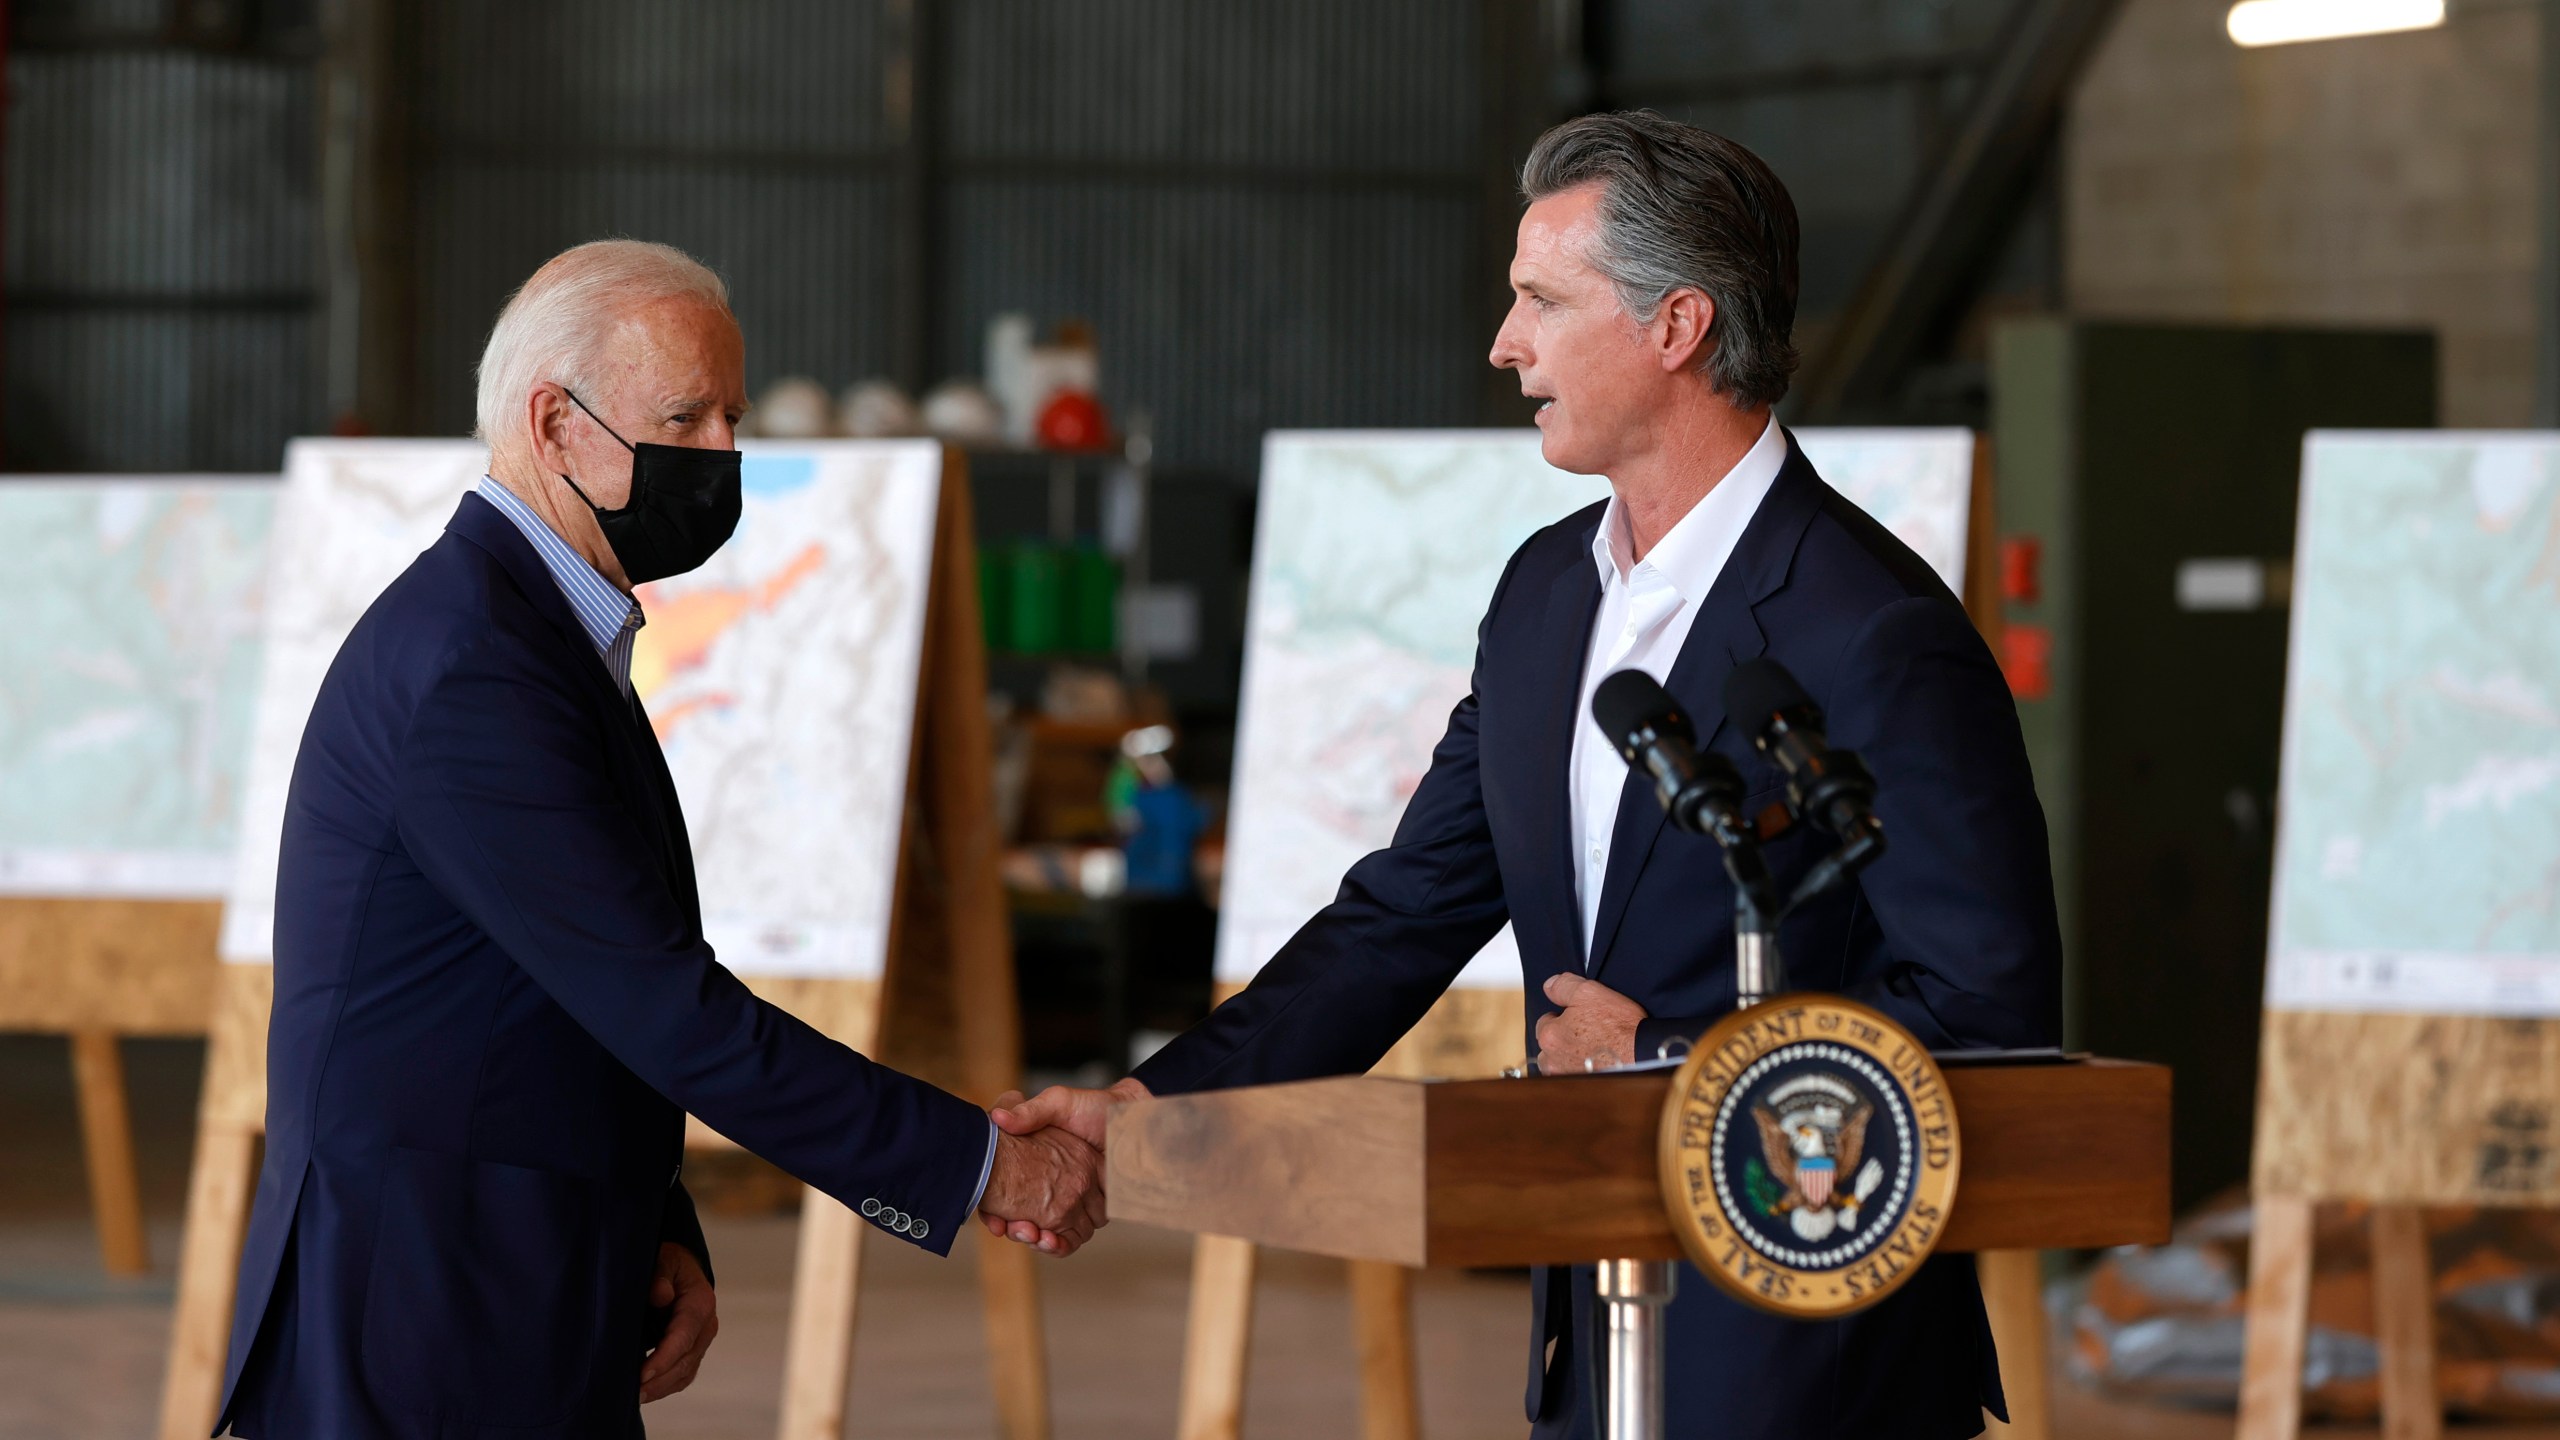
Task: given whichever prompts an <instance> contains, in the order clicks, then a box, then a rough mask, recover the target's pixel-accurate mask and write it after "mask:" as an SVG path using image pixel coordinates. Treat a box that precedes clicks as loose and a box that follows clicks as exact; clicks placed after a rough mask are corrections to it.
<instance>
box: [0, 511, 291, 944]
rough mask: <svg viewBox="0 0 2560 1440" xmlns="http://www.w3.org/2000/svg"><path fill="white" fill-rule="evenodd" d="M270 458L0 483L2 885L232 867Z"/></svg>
mask: <svg viewBox="0 0 2560 1440" xmlns="http://www.w3.org/2000/svg"><path fill="white" fill-rule="evenodd" d="M275 499H276V483H275V477H273V476H215V475H203V476H155V477H151V478H148V479H144V478H124V477H107V476H95V475H88V476H63V477H58V478H57V477H36V476H29V477H15V476H13V477H11V478H9V479H8V480H6V481H0V614H5V615H7V616H8V620H9V623H8V624H7V626H6V627H5V628H0V675H5V676H7V677H8V678H7V682H6V684H5V685H0V895H29V896H55V897H67V898H110V897H113V898H129V899H152V900H212V899H219V898H221V896H222V893H223V889H224V886H225V885H226V884H227V882H228V881H229V879H230V874H231V851H232V843H233V838H234V836H235V834H236V833H237V829H238V825H239V818H240V794H241V784H242V771H243V768H244V763H245V761H246V759H247V756H248V731H249V716H250V712H251V710H252V707H253V701H254V697H255V691H256V686H257V678H258V635H259V627H260V623H261V611H262V609H263V606H264V602H265V580H266V541H267V524H268V519H269V516H270V514H271V513H272V512H273V510H274V508H275Z"/></svg>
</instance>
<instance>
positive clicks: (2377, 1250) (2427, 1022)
mask: <svg viewBox="0 0 2560 1440" xmlns="http://www.w3.org/2000/svg"><path fill="white" fill-rule="evenodd" d="M2260 1046H2261V1048H2260V1059H2259V1071H2258V1074H2259V1080H2258V1124H2257V1141H2256V1150H2255V1154H2254V1155H2253V1156H2252V1158H2251V1171H2252V1174H2251V1183H2250V1199H2251V1204H2252V1206H2253V1208H2254V1211H2255V1215H2254V1218H2253V1220H2252V1223H2251V1226H2250V1235H2249V1294H2248V1345H2247V1349H2246V1351H2245V1353H2244V1358H2243V1360H2242V1366H2241V1379H2240V1425H2239V1434H2240V1440H2293V1437H2294V1436H2295V1435H2297V1434H2299V1433H2301V1429H2302V1360H2303V1350H2304V1345H2305V1341H2306V1339H2307V1336H2308V1333H2309V1329H2310V1300H2311V1259H2312V1255H2311V1239H2312V1212H2313V1208H2314V1207H2315V1206H2316V1205H2317V1204H2318V1203H2319V1202H2321V1201H2340V1200H2363V1201H2369V1202H2371V1203H2372V1206H2373V1210H2372V1217H2371V1226H2372V1241H2373V1308H2374V1335H2375V1339H2376V1341H2377V1343H2378V1347H2379V1349H2380V1351H2381V1375H2380V1379H2381V1390H2382V1433H2383V1435H2384V1436H2385V1437H2387V1440H2432V1437H2435V1436H2438V1435H2441V1434H2442V1433H2443V1429H2444V1414H2443V1408H2442V1406H2441V1404H2440V1403H2439V1401H2438V1398H2437V1393H2436V1350H2435V1294H2434V1289H2433V1285H2432V1281H2431V1276H2430V1271H2429V1267H2428V1263H2427V1234H2426V1226H2425V1224H2424V1222H2423V1218H2422V1214H2421V1207H2423V1206H2430V1205H2437V1206H2469V1205H2498V1206H2516V1207H2534V1208H2550V1207H2553V1206H2560V1151H2555V1150H2554V1149H2553V1148H2552V1146H2551V1140H2550V1136H2549V1135H2548V1134H2547V1132H2546V1131H2544V1130H2543V1129H2542V1128H2541V1125H2535V1124H2530V1123H2519V1122H2524V1121H2527V1120H2528V1119H2529V1118H2530V1117H2532V1116H2534V1115H2536V1114H2538V1115H2539V1116H2540V1119H2541V1122H2542V1124H2543V1125H2547V1124H2548V1119H2549V1114H2550V1106H2551V1097H2553V1096H2555V1095H2560V1021H2553V1020H2538V1019H2493V1018H2489V1017H2486V1016H2470V1015H2461V1016H2456V1015H2390V1014H2368V1015H2355V1014H2332V1013H2324V1012H2318V1011H2304V1010H2269V1011H2268V1012H2267V1018H2266V1028H2265V1030H2264V1032H2263V1038H2262V1039H2261V1041H2260Z"/></svg>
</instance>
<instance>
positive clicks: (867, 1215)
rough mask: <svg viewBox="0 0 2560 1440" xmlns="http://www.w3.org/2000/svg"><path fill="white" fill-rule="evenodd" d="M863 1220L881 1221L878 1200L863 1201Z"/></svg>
mask: <svg viewBox="0 0 2560 1440" xmlns="http://www.w3.org/2000/svg"><path fill="white" fill-rule="evenodd" d="M862 1218H863V1219H865V1220H877V1219H879V1218H880V1202H879V1201H877V1200H865V1201H863V1202H862Z"/></svg>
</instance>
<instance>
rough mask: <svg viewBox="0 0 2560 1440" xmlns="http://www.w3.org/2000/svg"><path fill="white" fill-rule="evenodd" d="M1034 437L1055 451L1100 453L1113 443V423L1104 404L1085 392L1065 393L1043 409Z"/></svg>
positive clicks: (1055, 396) (1056, 396) (1052, 399)
mask: <svg viewBox="0 0 2560 1440" xmlns="http://www.w3.org/2000/svg"><path fill="white" fill-rule="evenodd" d="M1034 433H1036V434H1037V435H1038V436H1039V437H1040V443H1041V444H1042V445H1044V446H1047V447H1048V448H1049V449H1052V450H1100V449H1103V448H1105V447H1107V446H1108V445H1110V443H1111V422H1110V421H1109V420H1108V419H1107V418H1106V417H1105V416H1104V415H1103V413H1102V402H1101V401H1099V400H1096V399H1094V398H1093V397H1092V396H1091V395H1088V394H1086V393H1085V392H1083V391H1081V390H1061V391H1059V392H1058V393H1057V394H1055V395H1053V396H1051V397H1050V398H1049V403H1048V404H1046V405H1043V406H1041V407H1040V420H1039V423H1038V424H1037V425H1036V426H1035V427H1034Z"/></svg>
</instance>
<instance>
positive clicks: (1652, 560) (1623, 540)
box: [1591, 415, 1787, 601]
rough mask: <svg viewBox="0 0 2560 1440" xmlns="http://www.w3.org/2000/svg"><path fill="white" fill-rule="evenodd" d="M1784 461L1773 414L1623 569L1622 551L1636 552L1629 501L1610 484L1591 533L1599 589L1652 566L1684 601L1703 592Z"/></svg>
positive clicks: (1784, 445)
mask: <svg viewBox="0 0 2560 1440" xmlns="http://www.w3.org/2000/svg"><path fill="white" fill-rule="evenodd" d="M1786 463H1787V436H1786V431H1784V430H1783V429H1781V428H1780V427H1779V425H1778V417H1776V416H1775V415H1772V416H1770V417H1769V424H1768V426H1767V428H1765V429H1763V430H1762V431H1761V432H1760V438H1759V439H1758V440H1757V441H1755V442H1753V444H1752V446H1751V448H1750V449H1749V450H1747V451H1745V452H1743V456H1742V458H1741V459H1740V460H1737V461H1735V462H1734V465H1733V468H1732V469H1731V470H1728V471H1726V472H1725V474H1724V478H1723V479H1721V480H1719V481H1717V482H1716V485H1715V488H1714V489H1712V490H1709V491H1708V492H1707V493H1706V494H1705V495H1703V496H1701V497H1699V499H1698V503H1697V504H1695V505H1692V506H1690V507H1689V513H1688V514H1686V515H1683V516H1681V517H1680V519H1679V521H1678V522H1677V523H1676V524H1674V525H1673V526H1672V527H1671V529H1670V531H1669V533H1667V534H1665V535H1664V536H1663V537H1662V538H1661V539H1660V540H1657V541H1655V542H1654V544H1653V548H1652V549H1651V550H1648V551H1646V552H1645V557H1644V559H1643V560H1641V561H1638V562H1637V563H1636V564H1634V565H1632V566H1629V567H1626V568H1625V570H1624V571H1623V572H1622V571H1621V568H1620V566H1619V564H1618V554H1619V552H1620V551H1621V550H1624V551H1626V552H1627V553H1629V554H1632V553H1634V549H1635V541H1634V537H1632V536H1630V535H1629V534H1628V533H1627V509H1626V506H1625V505H1624V504H1622V503H1620V501H1619V499H1618V493H1617V491H1616V490H1615V489H1612V490H1611V491H1610V492H1609V504H1608V508H1607V509H1605V510H1602V511H1601V512H1600V529H1599V531H1598V533H1596V534H1594V535H1593V536H1592V537H1591V561H1592V563H1593V564H1594V565H1597V566H1598V567H1599V569H1600V585H1601V588H1603V589H1606V588H1608V586H1609V585H1611V584H1612V583H1614V582H1616V581H1618V580H1620V579H1622V578H1623V579H1627V580H1630V581H1631V580H1633V579H1634V578H1636V577H1637V576H1638V575H1642V574H1644V573H1645V572H1647V571H1651V572H1653V573H1654V574H1657V575H1659V576H1660V577H1661V578H1662V579H1663V580H1664V581H1665V582H1666V583H1668V584H1669V585H1670V586H1671V588H1672V589H1673V590H1674V591H1676V592H1678V594H1679V595H1680V597H1681V598H1682V599H1684V600H1693V601H1694V600H1697V599H1700V598H1702V597H1703V596H1705V594H1706V593H1707V590H1708V587H1710V586H1712V585H1714V584H1715V583H1716V576H1717V575H1718V574H1719V573H1721V572H1722V571H1723V569H1724V562H1725V560H1726V559H1727V558H1728V557H1730V556H1731V555H1732V554H1733V547H1734V545H1735V543H1736V542H1738V541H1739V540H1740V539H1741V538H1742V531H1743V527H1745V526H1747V525H1749V524H1750V523H1751V516H1752V514H1753V512H1755V511H1757V510H1758V509H1759V508H1760V501H1761V498H1762V497H1763V496H1766V495H1767V494H1768V493H1769V487H1770V486H1771V485H1773V484H1775V483H1776V482H1777V479H1778V472H1779V471H1780V470H1782V469H1784V468H1786Z"/></svg>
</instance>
